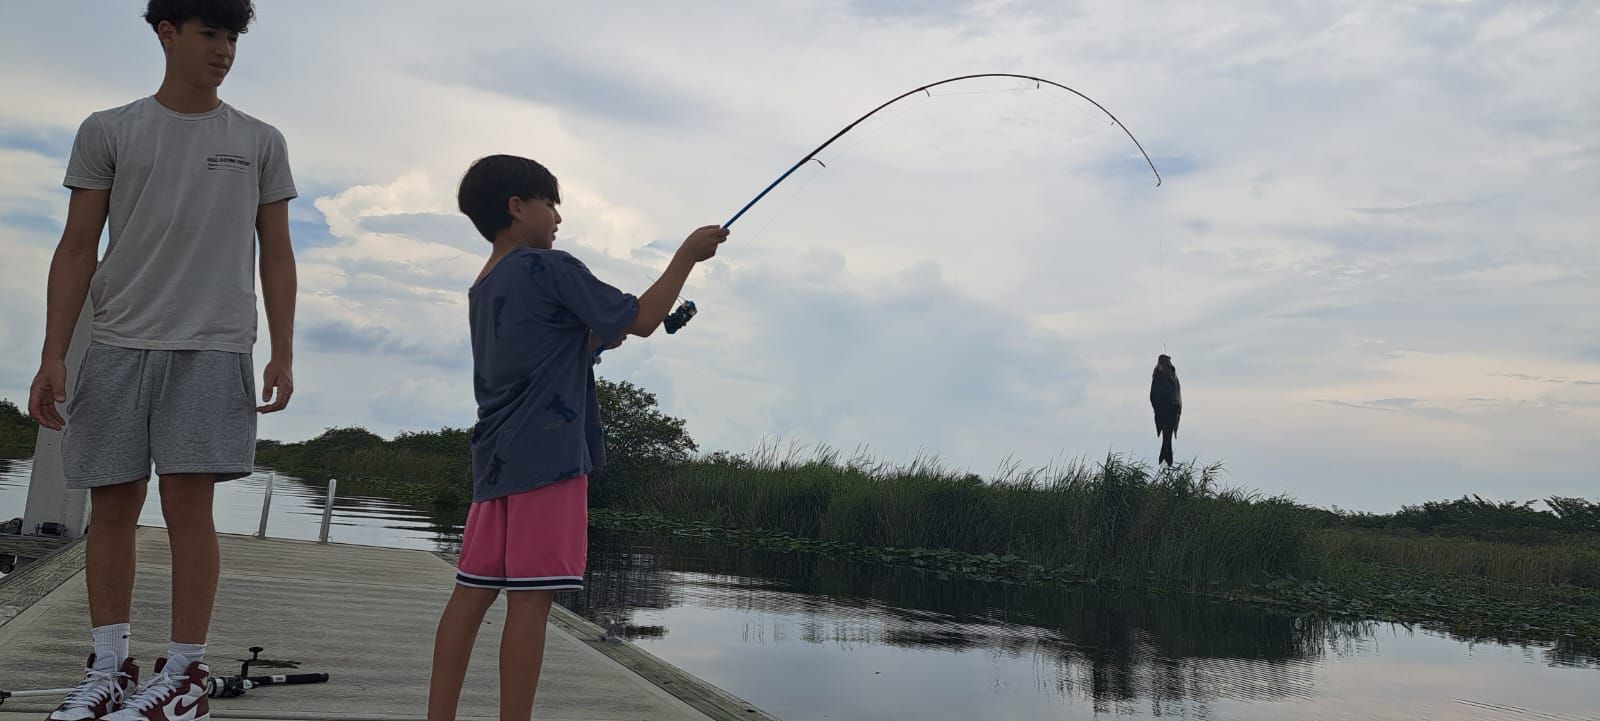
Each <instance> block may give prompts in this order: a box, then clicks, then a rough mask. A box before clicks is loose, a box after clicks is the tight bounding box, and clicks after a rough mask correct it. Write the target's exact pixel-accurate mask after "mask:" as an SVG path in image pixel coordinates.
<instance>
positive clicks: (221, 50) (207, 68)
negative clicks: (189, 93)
mask: <svg viewBox="0 0 1600 721" xmlns="http://www.w3.org/2000/svg"><path fill="white" fill-rule="evenodd" d="M156 34H157V35H159V36H160V37H161V45H162V47H163V48H165V49H166V53H167V67H168V68H169V70H170V72H171V73H172V74H173V76H174V77H176V78H177V79H179V80H180V81H183V82H186V83H188V84H191V85H196V86H200V87H213V88H214V87H218V86H221V85H222V81H223V79H224V78H226V77H228V70H229V69H231V68H232V67H233V57H234V51H235V49H236V48H237V47H238V43H239V34H238V33H236V32H233V31H232V30H228V29H227V28H219V27H216V26H214V25H207V24H205V23H204V22H203V21H201V20H200V19H198V18H191V19H189V20H185V21H183V25H182V26H181V27H174V26H173V25H172V23H168V22H163V23H161V25H160V27H158V28H157V29H156Z"/></svg>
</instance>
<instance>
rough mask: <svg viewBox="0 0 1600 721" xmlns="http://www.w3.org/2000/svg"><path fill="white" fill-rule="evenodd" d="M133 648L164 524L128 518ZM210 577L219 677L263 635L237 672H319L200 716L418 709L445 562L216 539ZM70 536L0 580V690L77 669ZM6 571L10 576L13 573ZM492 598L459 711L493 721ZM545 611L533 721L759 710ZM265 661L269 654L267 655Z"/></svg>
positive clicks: (81, 613) (162, 553) (39, 705)
mask: <svg viewBox="0 0 1600 721" xmlns="http://www.w3.org/2000/svg"><path fill="white" fill-rule="evenodd" d="M138 544H139V568H138V577H137V582H136V585H135V588H134V607H133V620H132V624H133V634H134V636H133V653H134V656H135V657H136V658H138V659H139V661H140V663H141V666H142V667H143V668H144V669H145V670H147V671H148V670H149V669H151V668H152V667H153V666H154V663H155V658H156V657H157V656H158V655H162V654H164V653H165V651H166V643H167V634H168V629H169V625H168V624H169V616H168V611H167V608H166V603H167V595H168V587H169V584H170V583H171V568H170V564H169V556H168V552H167V547H166V533H165V531H164V530H163V529H159V528H141V529H140V530H139V535H138ZM221 547H222V578H221V582H220V584H219V587H218V590H217V602H216V611H215V614H214V615H213V618H212V624H211V635H210V639H209V642H208V645H207V652H206V657H207V661H208V662H209V663H210V664H211V668H212V673H213V674H214V675H219V676H220V675H232V674H236V673H238V671H239V662H240V661H241V660H243V659H246V658H249V657H250V653H249V652H248V651H247V650H246V649H248V648H249V647H251V646H262V647H264V648H265V649H266V650H265V651H264V652H262V654H261V659H262V660H263V662H264V663H260V664H258V665H256V666H254V667H253V668H252V670H251V673H252V675H256V674H257V673H258V672H259V673H260V674H270V673H308V672H309V673H315V672H326V673H328V674H330V676H331V680H330V681H329V682H328V683H324V684H314V685H302V686H277V687H265V688H259V689H255V690H252V691H250V692H249V693H246V694H245V695H244V696H240V697H236V698H231V699H212V702H211V710H212V715H213V717H214V718H218V719H227V718H241V719H244V718H248V719H263V720H272V719H279V720H282V721H300V720H302V719H328V720H329V721H359V720H363V719H373V720H379V719H381V720H383V721H401V720H404V719H421V718H423V716H424V712H425V708H426V700H427V686H428V673H429V664H430V657H431V654H432V647H433V631H434V625H435V623H436V622H437V621H438V617H439V612H440V610H441V609H442V608H443V607H444V603H445V600H446V599H447V598H448V597H449V594H450V589H451V584H452V583H453V580H454V570H453V569H452V568H451V566H450V564H449V563H447V562H446V561H445V560H444V559H442V558H439V557H438V556H436V555H434V554H432V553H428V552H425V551H408V550H398V549H387V548H372V547H365V546H352V545H342V544H318V543H314V542H309V541H291V540H276V539H267V540H259V539H256V538H253V537H249V536H227V535H225V536H223V537H222V540H221ZM82 568H83V559H82V544H75V545H73V546H69V547H67V548H64V549H61V551H59V552H57V553H56V554H55V555H54V556H52V557H50V558H47V559H43V560H40V561H38V562H36V563H34V564H32V565H30V567H28V568H26V569H23V571H25V572H26V573H24V572H22V571H19V573H18V574H16V578H15V579H13V578H7V579H6V582H4V583H0V649H4V651H3V652H0V689H5V690H23V689H39V688H60V687H64V686H71V685H73V684H75V683H76V682H77V681H78V679H80V678H81V677H82V673H83V670H82V669H83V660H84V658H85V656H86V655H87V652H88V650H89V649H88V619H89V612H88V601H87V598H86V595H85V591H84V573H83V571H82ZM13 580H15V581H16V583H12V581H13ZM504 615H505V603H504V601H501V602H497V603H496V604H495V607H494V608H492V609H491V610H490V611H489V616H488V619H487V620H486V622H485V624H484V627H483V629H482V631H481V632H480V634H479V637H478V642H477V646H476V648H475V650H474V655H473V659H472V666H471V668H470V669H469V670H468V684H467V688H466V689H465V690H464V692H463V694H462V699H461V708H460V716H459V718H460V719H494V718H497V717H498V716H497V700H498V695H497V694H498V686H499V681H498V675H497V671H496V658H497V654H498V650H499V646H500V629H501V624H502V620H503V618H504ZM600 632H601V631H600V629H599V628H598V627H595V626H593V625H592V624H589V623H588V622H586V621H584V620H583V619H581V618H579V617H577V616H576V615H574V614H572V613H570V612H568V611H566V610H565V609H560V608H557V609H556V610H555V611H554V612H553V613H552V617H551V623H550V629H549V634H548V639H547V643H546V647H545V665H544V674H543V677H542V680H541V681H540V684H539V691H538V697H537V699H536V701H535V704H534V718H536V719H552V720H556V719H564V720H567V721H724V720H725V719H732V718H743V719H757V720H763V719H764V720H770V719H771V717H770V716H767V715H766V714H764V713H762V712H760V711H759V710H758V709H755V708H754V707H753V706H750V705H749V704H747V703H744V702H743V701H741V700H739V699H737V698H734V697H732V696H730V695H728V694H726V693H725V692H722V691H720V690H719V689H716V688H715V687H712V686H711V685H710V684H707V683H705V682H703V681H700V680H699V679H695V678H693V677H691V676H689V675H688V674H686V673H684V672H682V671H681V670H678V669H676V668H673V667H672V666H670V665H669V664H666V663H664V662H662V661H660V660H659V659H656V658H655V657H653V656H651V655H650V654H648V653H645V652H644V651H642V650H641V649H638V648H637V647H635V646H633V645H632V644H611V643H605V642H603V641H600V640H599V639H598V635H599V634H600ZM268 662H270V663H268ZM57 701H59V699H52V700H49V702H48V703H46V702H45V700H43V699H12V700H10V701H7V702H6V703H5V704H4V705H0V721H19V720H21V719H29V720H36V719H39V718H42V717H43V713H45V712H47V711H48V710H49V709H50V708H52V707H53V706H54V704H55V703H56V702H57Z"/></svg>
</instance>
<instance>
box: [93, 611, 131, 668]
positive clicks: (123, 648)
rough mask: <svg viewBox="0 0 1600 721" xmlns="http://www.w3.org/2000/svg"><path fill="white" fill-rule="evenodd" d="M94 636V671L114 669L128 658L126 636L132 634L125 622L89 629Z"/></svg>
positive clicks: (120, 666)
mask: <svg viewBox="0 0 1600 721" xmlns="http://www.w3.org/2000/svg"><path fill="white" fill-rule="evenodd" d="M89 635H90V636H91V637H93V638H94V668H95V670H96V671H115V670H117V669H119V668H122V662H123V661H126V660H128V638H129V637H131V636H132V635H133V632H132V630H131V629H130V628H129V626H128V624H126V623H113V624H110V625H107V626H98V627H95V628H94V629H92V630H90V631H89Z"/></svg>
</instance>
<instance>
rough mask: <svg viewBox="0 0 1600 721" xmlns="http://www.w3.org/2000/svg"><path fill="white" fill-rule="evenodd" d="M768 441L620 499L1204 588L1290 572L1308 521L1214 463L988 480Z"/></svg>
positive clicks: (660, 472) (657, 474)
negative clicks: (1228, 479) (1240, 486)
mask: <svg viewBox="0 0 1600 721" xmlns="http://www.w3.org/2000/svg"><path fill="white" fill-rule="evenodd" d="M807 453H808V449H807V448H806V447H804V446H796V445H791V446H789V447H788V448H787V449H785V448H782V447H779V446H776V445H772V444H769V445H766V446H763V447H762V448H761V449H759V450H757V451H756V452H755V453H753V454H751V455H750V456H749V457H744V456H726V455H713V456H710V457H707V458H703V459H700V460H697V461H692V462H689V463H685V464H682V465H677V466H673V467H666V468H658V469H653V470H652V471H651V473H650V474H649V475H648V476H647V477H643V478H638V479H633V480H632V484H631V485H632V486H633V488H634V490H635V492H634V493H633V494H632V495H631V496H630V499H629V501H628V502H627V503H626V504H625V507H627V508H631V509H634V510H641V511H649V512H654V513H659V514H662V515H666V516H673V517H678V518H686V519H692V520H697V521H701V522H705V523H712V524H717V525H724V526H731V527H737V528H763V529H768V530H773V531H781V532H784V533H789V534H793V535H796V536H801V537H805V538H812V539H817V540H824V541H837V542H845V543H854V544H860V545H866V546H884V547H900V548H915V547H922V548H949V549H955V550H959V551H966V552H969V553H976V554H986V553H993V554H995V555H1007V554H1010V555H1015V556H1019V557H1021V558H1024V559H1027V560H1030V561H1033V562H1036V563H1040V564H1044V565H1047V566H1052V567H1067V568H1072V569H1076V570H1077V571H1079V572H1081V573H1084V574H1086V575H1090V576H1094V577H1102V576H1122V577H1128V578H1139V579H1141V580H1147V579H1149V580H1157V581H1160V582H1163V583H1176V584H1180V585H1189V586H1199V585H1203V584H1207V583H1221V584H1228V585H1238V584H1243V583H1248V582H1251V581H1255V580H1259V579H1262V578H1264V577H1268V576H1281V575H1287V574H1292V573H1296V572H1299V571H1300V570H1301V569H1302V567H1303V565H1304V564H1305V561H1306V558H1307V555H1308V552H1309V545H1308V539H1309V532H1310V530H1311V527H1312V524H1313V521H1312V519H1311V518H1310V517H1309V516H1308V515H1307V514H1305V513H1302V512H1301V510H1300V507H1299V506H1297V505H1295V504H1293V503H1292V502H1290V501H1288V500H1286V499H1282V498H1263V497H1260V496H1258V495H1256V494H1253V493H1248V492H1244V491H1240V490H1236V489H1227V488H1222V487H1220V486H1218V484H1217V481H1216V479H1217V475H1218V472H1219V470H1220V469H1219V468H1218V467H1216V466H1211V467H1204V468H1201V467H1196V466H1192V465H1188V466H1178V467H1174V468H1171V469H1163V470H1160V471H1158V472H1153V471H1152V470H1151V469H1150V468H1149V467H1148V466H1146V465H1144V464H1142V463H1138V462H1134V461H1130V460H1128V459H1127V458H1125V457H1123V456H1118V455H1111V456H1107V457H1106V458H1105V459H1104V460H1102V461H1099V462H1096V463H1088V462H1083V461H1076V462H1071V463H1067V464H1064V465H1059V466H1053V467H1047V468H1039V469H1031V470H1019V469H1017V468H1015V467H1011V468H1007V469H1003V471H1002V473H1001V474H1000V476H999V477H998V478H995V479H992V480H989V481H987V482H985V481H984V480H983V479H981V478H979V477H978V476H976V475H972V474H964V473H958V472H954V471H951V470H948V469H947V468H945V467H944V466H943V465H942V464H941V463H940V462H939V461H938V460H937V459H936V458H929V457H919V458H917V459H915V460H913V461H911V462H910V463H907V464H905V465H898V466H897V465H893V464H888V463H884V462H881V461H874V460H872V459H870V458H868V457H867V456H865V455H864V454H857V455H856V456H854V457H850V458H845V457H843V456H842V455H841V454H840V453H839V452H838V451H837V450H834V449H831V448H827V447H821V448H817V449H814V450H810V452H809V455H807Z"/></svg>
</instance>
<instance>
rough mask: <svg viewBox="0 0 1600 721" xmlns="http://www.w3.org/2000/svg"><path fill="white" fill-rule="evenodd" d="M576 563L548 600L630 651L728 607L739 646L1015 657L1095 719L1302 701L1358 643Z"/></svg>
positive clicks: (815, 576) (624, 546) (838, 580)
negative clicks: (603, 629)
mask: <svg viewBox="0 0 1600 721" xmlns="http://www.w3.org/2000/svg"><path fill="white" fill-rule="evenodd" d="M589 563H590V566H589V568H590V570H589V579H588V588H587V589H586V590H585V591H581V592H572V593H567V594H563V595H562V597H561V602H562V604H563V605H565V606H567V607H569V608H572V609H573V610H575V611H577V612H578V613H581V614H583V615H585V616H587V617H589V618H591V619H594V620H596V621H597V622H601V623H602V624H605V623H621V624H623V627H624V628H625V629H626V631H627V634H628V635H629V637H630V638H633V639H635V640H639V639H645V638H662V637H664V636H665V635H666V634H668V633H670V630H668V629H663V628H662V627H661V626H659V625H652V624H647V623H645V624H642V623H638V622H635V621H634V618H635V617H636V616H637V615H639V614H640V612H641V611H645V610H650V609H667V608H671V607H674V606H680V605H692V606H695V607H698V608H706V609H727V610H735V611H739V612H744V615H743V616H742V617H743V618H746V619H755V620H747V621H745V622H744V624H743V627H742V628H741V630H740V638H741V640H742V641H743V642H744V643H747V644H765V643H777V642H781V641H783V640H791V639H792V640H795V641H800V642H803V643H809V644H825V645H832V646H837V647H843V648H852V647H860V646H868V645H877V646H888V647H896V648H904V649H910V650H917V649H924V648H931V649H938V650H943V651H954V652H959V651H978V650H981V651H982V652H984V653H986V654H989V655H992V656H995V657H1001V658H1008V659H1029V660H1030V662H1031V663H1033V664H1035V666H1036V667H1037V669H1038V671H1039V674H1038V678H1037V679H1036V680H1037V681H1038V685H1039V687H1040V688H1041V689H1044V690H1048V691H1050V692H1053V693H1055V694H1059V695H1063V696H1076V697H1078V698H1082V699H1085V700H1090V701H1093V702H1095V703H1096V704H1104V705H1105V708H1106V709H1108V710H1109V709H1111V708H1113V707H1114V706H1115V705H1117V704H1119V703H1121V702H1126V701H1134V700H1144V701H1146V702H1152V703H1155V704H1158V705H1159V704H1163V703H1167V702H1173V701H1185V702H1187V701H1202V702H1203V701H1208V700H1211V699H1214V698H1217V697H1227V698H1237V699H1277V700H1282V699H1289V698H1309V697H1311V696H1312V695H1313V694H1314V693H1315V688H1314V687H1315V682H1316V673H1315V662H1316V661H1317V660H1318V659H1320V658H1321V657H1322V656H1323V654H1325V653H1326V652H1327V651H1328V649H1330V648H1332V647H1335V646H1336V645H1338V644H1345V645H1350V644H1356V643H1359V639H1360V638H1361V637H1362V636H1363V634H1364V632H1365V631H1366V629H1365V627H1364V626H1362V625H1360V624H1336V623H1332V622H1318V621H1308V620H1305V619H1299V618H1296V617H1293V616H1290V615H1286V614H1277V613H1271V612H1265V611H1262V610H1259V609H1253V608H1248V607H1241V606H1237V605H1227V604H1222V603H1214V602H1204V601H1196V600H1193V599H1170V598H1154V597H1150V596H1130V595H1115V594H1109V593H1106V592H1104V591H1101V590H1098V589H1095V588H1092V587H1087V586H1085V587H1081V588H1072V589H1043V588H1034V587H1024V586H1017V585H1008V584H997V583H980V582H974V581H966V580H961V579H952V578H948V577H943V576H941V575H940V574H934V573H927V572H922V571H918V570H915V569H908V568H885V567H869V566H861V565H856V564H849V563H842V562H838V561H834V560H831V559H826V558H819V557H816V556H810V555H801V554H783V553H770V552H761V551H749V550H740V549H718V548H714V547H708V546H694V545H680V544H662V543H661V542H659V541H654V540H651V539H645V538H641V537H639V536H635V535H632V534H618V533H609V532H604V531H593V532H591V549H590V561H589ZM766 614H777V615H781V616H787V617H794V618H795V619H796V620H795V621H794V623H793V624H792V626H793V631H792V632H791V631H789V630H788V628H787V626H788V625H787V624H786V625H785V626H784V627H782V628H780V627H779V626H776V625H770V624H768V623H766V622H764V621H762V620H760V619H762V618H763V617H764V615H766ZM779 634H783V636H782V637H781V638H780V637H779Z"/></svg>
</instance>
